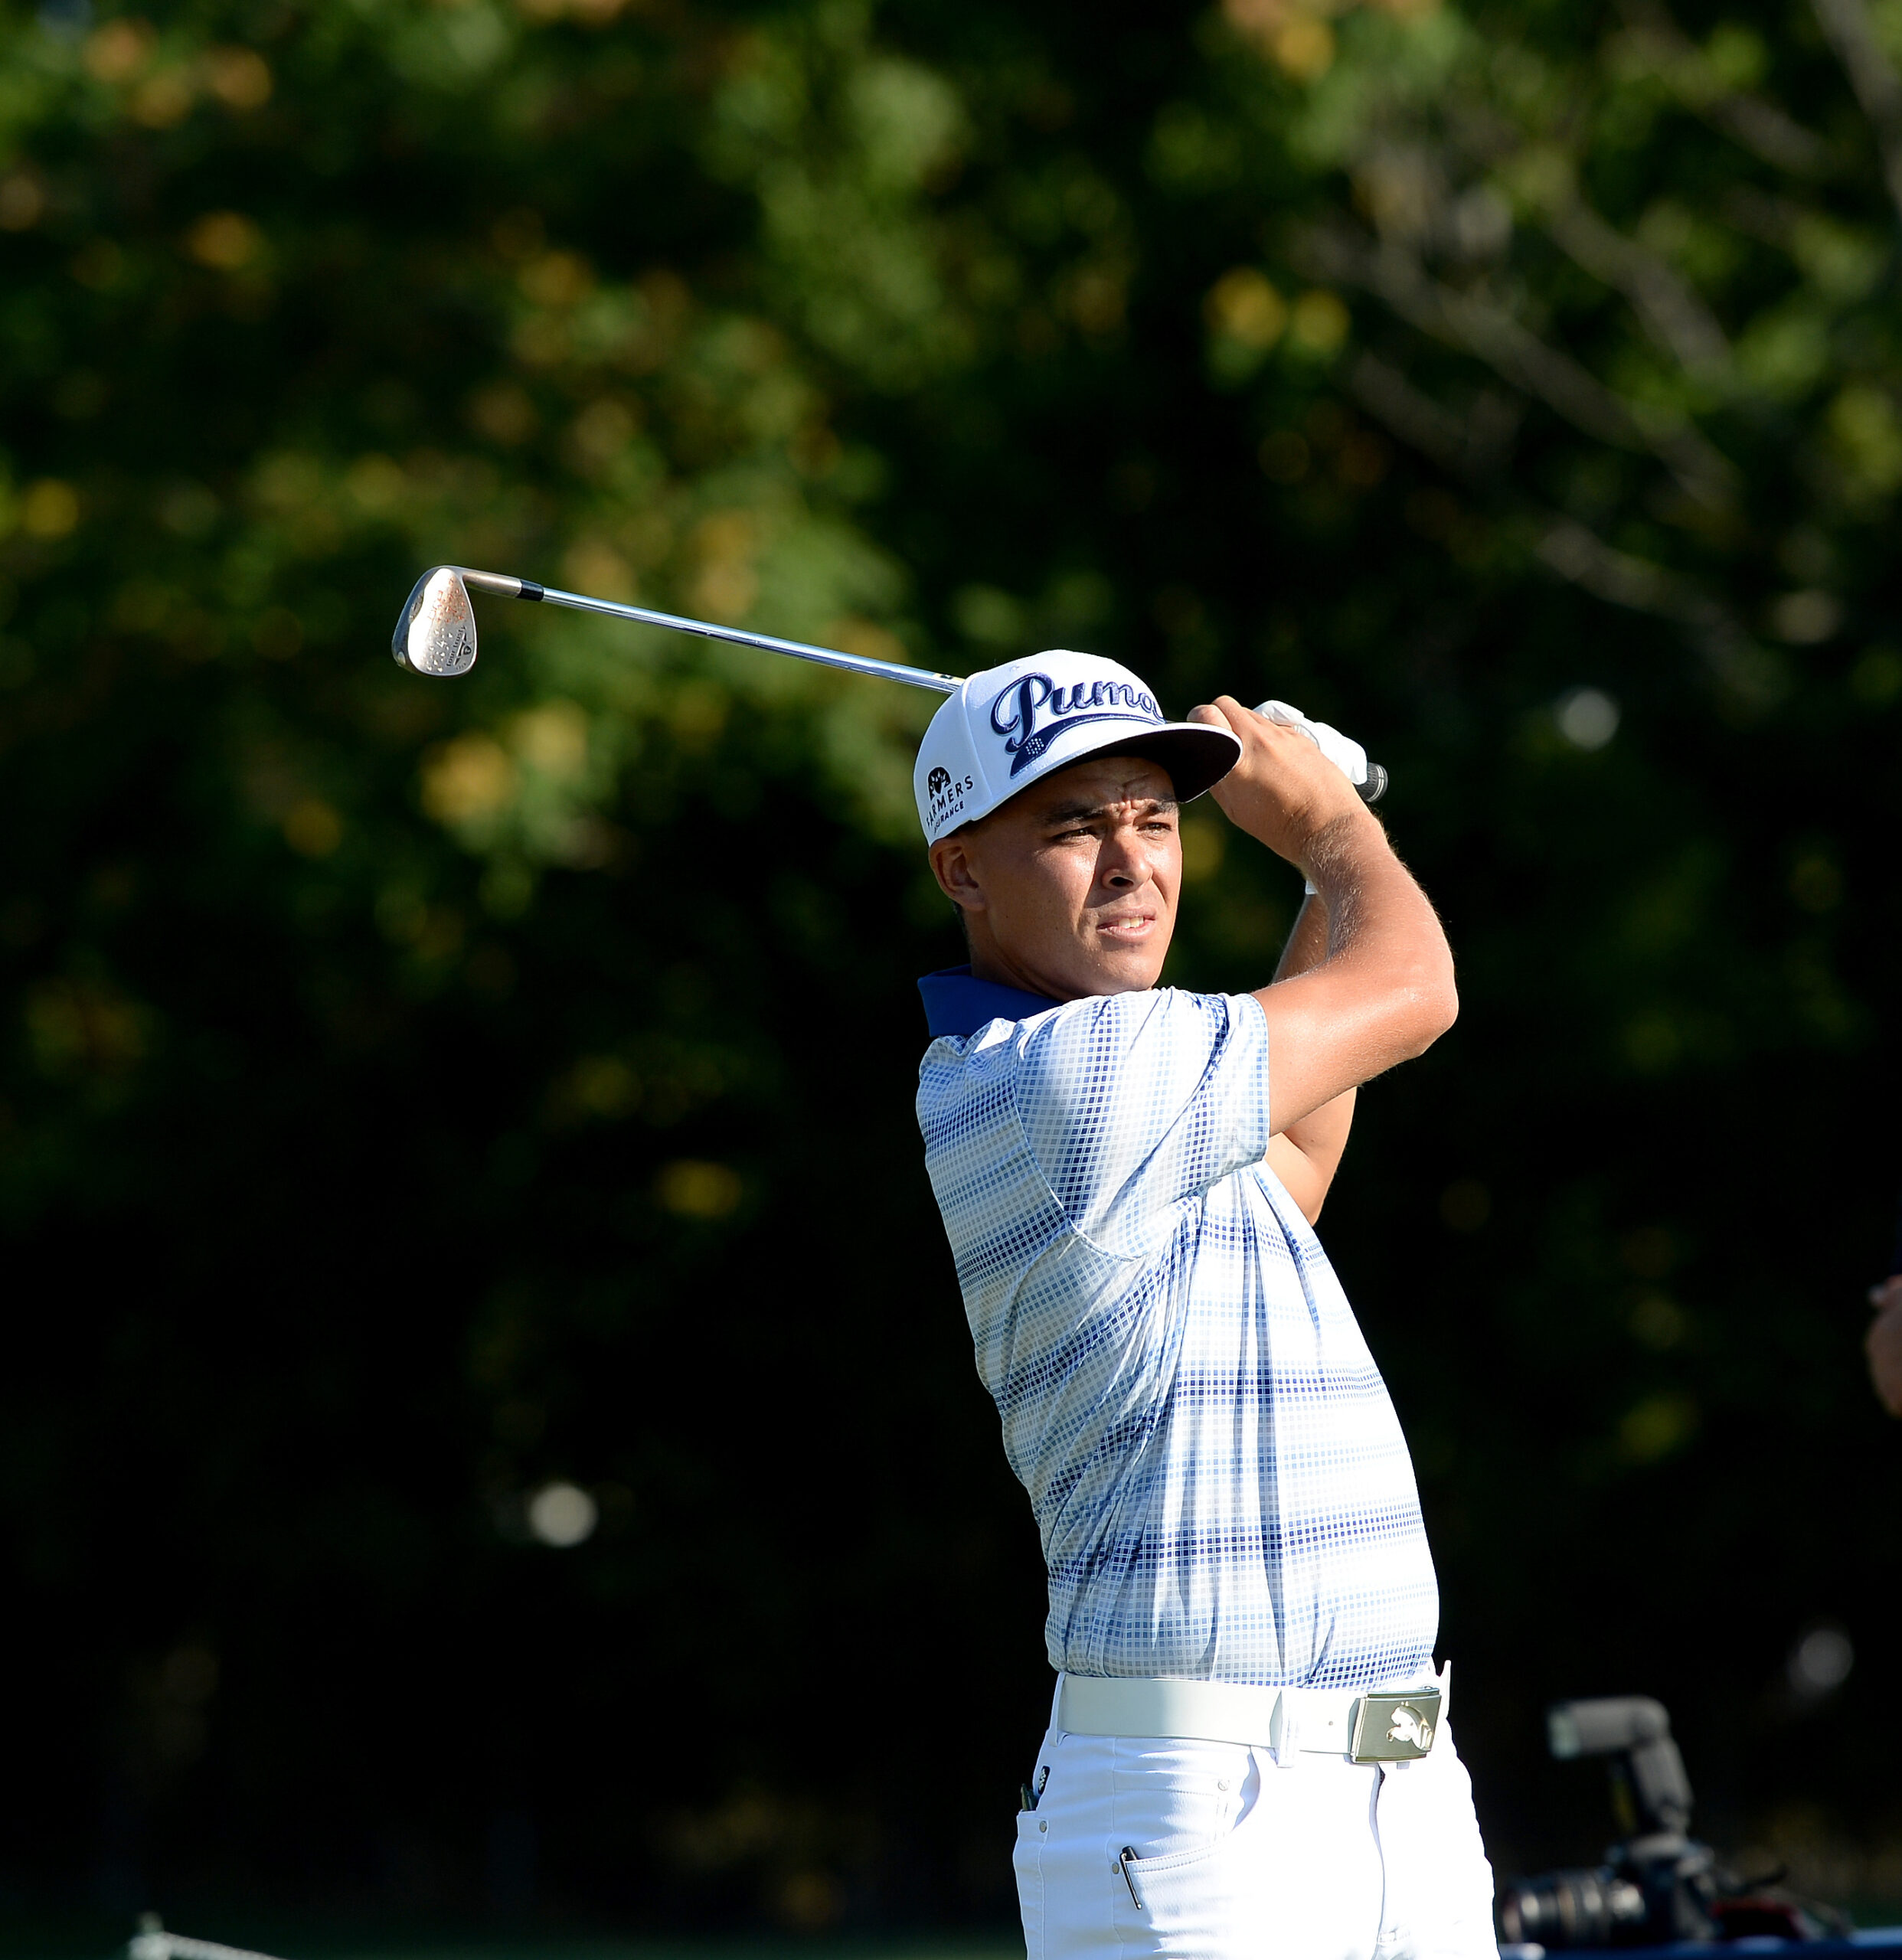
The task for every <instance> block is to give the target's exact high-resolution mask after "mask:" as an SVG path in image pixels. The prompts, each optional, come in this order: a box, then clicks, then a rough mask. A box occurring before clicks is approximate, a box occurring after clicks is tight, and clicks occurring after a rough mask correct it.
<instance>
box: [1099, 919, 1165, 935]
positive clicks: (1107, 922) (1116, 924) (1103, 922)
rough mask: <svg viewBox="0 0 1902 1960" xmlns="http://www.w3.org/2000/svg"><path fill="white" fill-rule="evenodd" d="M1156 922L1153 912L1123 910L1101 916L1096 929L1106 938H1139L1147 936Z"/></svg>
mask: <svg viewBox="0 0 1902 1960" xmlns="http://www.w3.org/2000/svg"><path fill="white" fill-rule="evenodd" d="M1153 926H1155V913H1153V912H1121V913H1112V914H1111V915H1110V916H1108V917H1106V918H1099V919H1098V920H1097V921H1096V930H1097V931H1098V932H1099V933H1101V934H1102V935H1103V936H1104V937H1105V938H1106V939H1142V938H1144V937H1145V936H1147V935H1148V933H1149V931H1150V929H1152V927H1153Z"/></svg>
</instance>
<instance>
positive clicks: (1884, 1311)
mask: <svg viewBox="0 0 1902 1960" xmlns="http://www.w3.org/2000/svg"><path fill="white" fill-rule="evenodd" d="M1869 1304H1870V1305H1871V1306H1872V1307H1874V1308H1875V1310H1876V1317H1875V1318H1874V1320H1872V1321H1871V1322H1870V1323H1869V1331H1868V1334H1867V1335H1866V1336H1865V1337H1864V1340H1863V1347H1864V1349H1865V1350H1866V1351H1867V1352H1868V1357H1869V1377H1870V1379H1871V1380H1872V1381H1873V1382H1874V1383H1875V1392H1876V1393H1877V1395H1878V1396H1880V1397H1881V1398H1882V1406H1883V1407H1884V1408H1885V1409H1886V1410H1888V1412H1889V1413H1890V1414H1891V1416H1902V1272H1897V1273H1894V1274H1891V1276H1890V1277H1889V1278H1888V1279H1885V1280H1884V1281H1883V1282H1882V1284H1881V1285H1880V1286H1871V1288H1870V1289H1869Z"/></svg>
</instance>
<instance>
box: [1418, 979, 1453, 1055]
mask: <svg viewBox="0 0 1902 1960" xmlns="http://www.w3.org/2000/svg"><path fill="white" fill-rule="evenodd" d="M1458 1019H1459V988H1458V986H1457V985H1456V984H1455V982H1454V980H1453V968H1452V966H1451V965H1450V964H1449V965H1447V966H1446V969H1445V970H1444V971H1443V972H1437V973H1423V974H1421V975H1419V976H1418V978H1417V979H1416V980H1415V982H1414V984H1413V985H1412V986H1411V987H1410V988H1408V989H1407V1028H1408V1035H1409V1042H1408V1054H1409V1057H1413V1056H1417V1055H1423V1054H1426V1052H1427V1050H1428V1049H1429V1048H1430V1047H1432V1046H1433V1044H1434V1043H1435V1042H1436V1041H1437V1040H1439V1039H1440V1037H1441V1036H1442V1035H1443V1034H1445V1033H1446V1031H1447V1030H1448V1029H1449V1027H1452V1026H1453V1023H1454V1022H1455V1021H1457V1020H1458Z"/></svg>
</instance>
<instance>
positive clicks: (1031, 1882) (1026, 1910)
mask: <svg viewBox="0 0 1902 1960" xmlns="http://www.w3.org/2000/svg"><path fill="white" fill-rule="evenodd" d="M1044 1829H1045V1826H1044V1823H1043V1821H1042V1820H1041V1819H1040V1818H1038V1815H1037V1813H1036V1811H1034V1810H1020V1811H1018V1813H1017V1844H1016V1847H1015V1849H1014V1850H1013V1851H1011V1868H1012V1870H1015V1873H1017V1905H1018V1911H1019V1912H1021V1913H1022V1914H1023V1916H1024V1947H1025V1955H1026V1960H1043V1954H1044V1855H1043V1839H1044Z"/></svg>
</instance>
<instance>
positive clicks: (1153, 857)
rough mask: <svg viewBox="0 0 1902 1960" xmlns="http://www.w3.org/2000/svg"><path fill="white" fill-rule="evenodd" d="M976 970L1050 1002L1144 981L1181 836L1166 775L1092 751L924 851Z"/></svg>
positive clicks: (1167, 913)
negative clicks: (962, 926) (967, 935)
mask: <svg viewBox="0 0 1902 1960" xmlns="http://www.w3.org/2000/svg"><path fill="white" fill-rule="evenodd" d="M931 868H932V870H933V871H934V872H935V873H936V874H937V879H938V883H939V884H940V885H941V886H943V888H944V890H945V893H946V896H947V897H949V898H950V899H951V900H952V901H953V903H955V904H956V905H958V906H961V907H962V910H963V912H964V916H965V918H966V922H967V923H968V924H969V926H970V929H971V965H972V970H973V971H974V972H976V973H977V974H978V975H979V977H980V978H984V979H987V980H998V981H1002V982H1005V984H1006V985H1011V986H1018V987H1022V988H1026V989H1028V991H1031V992H1032V993H1038V994H1047V995H1050V996H1051V998H1053V999H1055V1000H1060V1001H1070V1000H1077V999H1080V998H1082V997H1083V995H1087V994H1128V993H1134V992H1136V991H1140V990H1141V989H1142V988H1149V987H1153V986H1154V985H1155V983H1156V980H1157V978H1158V977H1159V975H1160V974H1161V973H1162V960H1163V956H1164V955H1165V954H1166V953H1167V952H1168V949H1169V939H1170V937H1171V936H1172V934H1173V933H1174V932H1175V905H1176V900H1177V897H1178V894H1179V893H1180V892H1181V884H1182V838H1181V829H1180V828H1179V826H1178V822H1177V812H1176V805H1175V787H1174V786H1173V785H1172V783H1171V782H1170V780H1169V778H1168V772H1167V771H1166V770H1165V769H1162V767H1160V766H1159V765H1158V764H1156V763H1152V762H1145V761H1144V760H1142V759H1140V758H1139V757H1137V756H1091V757H1090V758H1089V759H1088V760H1087V761H1084V762H1080V763H1077V764H1076V765H1075V766H1074V767H1072V768H1070V769H1060V770H1059V771H1058V772H1057V773H1056V774H1055V775H1054V776H1046V777H1044V779H1043V780H1042V781H1041V782H1034V783H1033V784H1031V786H1030V788H1029V789H1025V790H1021V791H1019V792H1018V794H1017V795H1015V796H1014V797H1012V798H1011V800H1010V802H1008V803H1006V804H1005V805H1004V806H1003V808H1002V809H998V810H994V811H993V812H992V813H991V815H989V816H988V817H985V818H982V819H980V820H979V822H976V823H975V824H971V825H966V828H964V829H962V830H961V831H958V832H957V833H956V835H954V836H951V837H947V838H943V840H941V841H940V842H939V843H937V844H934V845H933V847H932V851H931Z"/></svg>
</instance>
